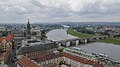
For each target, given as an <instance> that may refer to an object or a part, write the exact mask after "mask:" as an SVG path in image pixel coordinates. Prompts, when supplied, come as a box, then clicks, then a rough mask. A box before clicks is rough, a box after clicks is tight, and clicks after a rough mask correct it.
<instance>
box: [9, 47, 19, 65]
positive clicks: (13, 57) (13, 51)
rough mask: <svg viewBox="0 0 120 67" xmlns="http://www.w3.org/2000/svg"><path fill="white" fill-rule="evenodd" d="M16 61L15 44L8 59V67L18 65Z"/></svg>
mask: <svg viewBox="0 0 120 67" xmlns="http://www.w3.org/2000/svg"><path fill="white" fill-rule="evenodd" d="M15 62H16V46H15V45H13V47H12V52H11V54H10V59H9V61H8V64H7V65H8V67H17V66H16V64H15Z"/></svg>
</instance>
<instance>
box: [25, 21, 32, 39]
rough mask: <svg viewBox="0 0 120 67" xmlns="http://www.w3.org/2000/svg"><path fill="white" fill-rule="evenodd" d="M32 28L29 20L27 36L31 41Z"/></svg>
mask: <svg viewBox="0 0 120 67" xmlns="http://www.w3.org/2000/svg"><path fill="white" fill-rule="evenodd" d="M30 30H31V27H30V22H29V19H28V23H27V31H26V34H27V38H28V39H30V38H31V32H30Z"/></svg>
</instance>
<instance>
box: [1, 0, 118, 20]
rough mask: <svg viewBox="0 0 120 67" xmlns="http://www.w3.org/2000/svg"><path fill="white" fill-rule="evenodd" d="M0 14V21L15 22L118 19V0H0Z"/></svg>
mask: <svg viewBox="0 0 120 67" xmlns="http://www.w3.org/2000/svg"><path fill="white" fill-rule="evenodd" d="M0 15H1V16H0V21H5V20H8V21H15V22H16V21H17V20H18V21H21V20H23V21H24V20H25V19H27V18H30V19H34V20H35V21H53V22H54V21H70V20H71V19H72V21H81V20H86V19H89V20H90V19H91V21H92V20H93V21H97V20H96V19H100V20H102V19H101V18H104V19H103V20H102V21H106V20H110V21H111V19H112V18H113V19H112V20H113V21H114V20H115V21H119V17H120V0H0ZM115 17H117V19H114V18H115ZM76 18H78V19H76ZM13 19H14V20H13ZM79 19H80V20H79ZM86 21H87V20H86Z"/></svg>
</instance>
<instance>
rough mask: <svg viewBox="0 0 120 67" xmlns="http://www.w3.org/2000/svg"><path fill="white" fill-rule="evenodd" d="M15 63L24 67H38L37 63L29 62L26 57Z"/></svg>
mask: <svg viewBox="0 0 120 67" xmlns="http://www.w3.org/2000/svg"><path fill="white" fill-rule="evenodd" d="M17 63H18V64H20V65H22V66H24V67H40V66H39V65H38V64H37V63H35V62H34V61H32V60H30V59H29V58H28V57H22V58H21V59H19V60H18V61H17Z"/></svg>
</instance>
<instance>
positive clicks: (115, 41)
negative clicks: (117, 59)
mask: <svg viewBox="0 0 120 67" xmlns="http://www.w3.org/2000/svg"><path fill="white" fill-rule="evenodd" d="M67 33H68V34H71V35H73V36H76V37H79V38H85V37H92V36H95V35H92V34H85V33H80V32H77V31H75V30H74V29H68V30H67ZM97 42H103V43H111V44H116V45H120V38H108V39H100V40H98V41H97Z"/></svg>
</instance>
